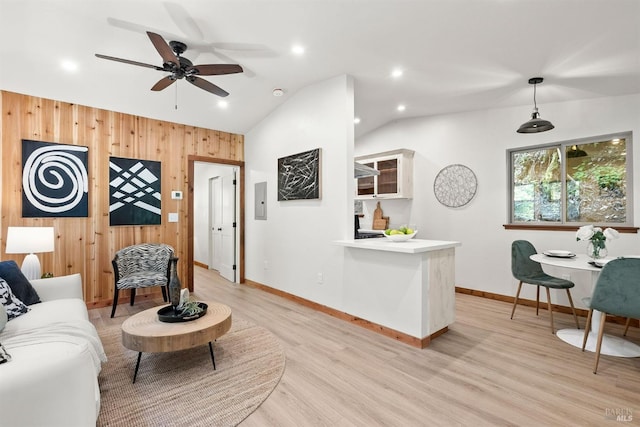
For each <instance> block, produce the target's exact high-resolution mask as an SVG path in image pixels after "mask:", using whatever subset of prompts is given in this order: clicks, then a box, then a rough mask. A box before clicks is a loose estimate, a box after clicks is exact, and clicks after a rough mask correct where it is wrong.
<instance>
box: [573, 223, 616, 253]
mask: <svg viewBox="0 0 640 427" xmlns="http://www.w3.org/2000/svg"><path fill="white" fill-rule="evenodd" d="M619 236H620V234H619V233H618V231H617V230H615V229H613V228H605V229H604V231H603V230H602V228H600V227H594V226H593V225H583V226H582V227H580V228H579V229H578V231H577V232H576V240H577V241H585V240H588V241H589V243H588V244H587V255H589V256H590V257H591V258H593V259H599V258H604V257H605V256H607V245H606V241H607V239H609V240H613V239H617V238H618V237H619Z"/></svg>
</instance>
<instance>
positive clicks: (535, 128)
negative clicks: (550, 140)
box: [517, 77, 555, 133]
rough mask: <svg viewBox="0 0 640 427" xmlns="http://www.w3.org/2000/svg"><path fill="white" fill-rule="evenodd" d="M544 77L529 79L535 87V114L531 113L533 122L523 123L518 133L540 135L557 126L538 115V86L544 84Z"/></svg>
mask: <svg viewBox="0 0 640 427" xmlns="http://www.w3.org/2000/svg"><path fill="white" fill-rule="evenodd" d="M543 80H544V79H543V78H542V77H532V78H530V79H529V84H530V85H533V113H531V120H529V121H528V122H526V123H523V124H522V125H521V126H520V127H519V128H518V130H517V132H518V133H538V132H545V131H548V130H551V129H553V128H554V127H555V126H553V125H552V124H551V122H549V121H547V120H543V119H541V118H540V113H538V105H537V104H536V85H537V84H539V83H542V82H543Z"/></svg>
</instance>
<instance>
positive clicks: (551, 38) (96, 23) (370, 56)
mask: <svg viewBox="0 0 640 427" xmlns="http://www.w3.org/2000/svg"><path fill="white" fill-rule="evenodd" d="M146 31H152V32H155V33H157V34H160V35H161V36H162V37H163V38H165V39H166V40H167V41H170V40H178V41H181V42H184V43H186V44H187V46H188V49H187V51H186V52H185V53H184V55H183V56H184V57H186V58H188V59H190V60H191V61H192V62H193V63H195V64H216V63H232V64H240V65H241V66H242V67H243V68H244V73H241V74H232V75H221V76H207V77H202V78H204V79H206V80H208V81H210V82H212V83H214V84H216V85H218V86H220V87H221V88H223V89H224V90H226V91H227V92H229V93H230V95H229V96H228V97H225V98H221V97H219V96H216V95H213V94H211V93H209V92H206V91H204V90H202V89H200V88H198V87H195V86H193V85H190V84H188V83H187V82H186V80H184V79H182V80H178V81H177V83H175V84H172V85H171V86H169V87H168V88H166V89H164V90H162V91H157V92H154V91H151V90H150V89H151V87H152V86H153V85H154V84H155V83H156V82H157V81H158V80H160V79H162V78H163V77H164V76H166V75H167V73H165V72H162V71H158V70H154V69H151V68H147V67H138V66H134V65H129V64H124V63H120V62H115V61H108V60H104V59H99V58H97V57H96V56H95V54H96V53H100V54H104V55H108V56H114V57H119V58H125V59H130V60H134V61H139V62H142V63H145V64H151V65H158V66H161V65H162V60H161V58H160V55H159V54H158V51H157V50H156V49H155V48H154V46H153V44H152V43H151V41H150V40H149V38H148V36H147V34H146ZM0 34H1V35H2V40H3V42H2V44H0V58H2V59H1V60H0V89H3V90H9V91H14V92H19V93H25V94H29V95H34V96H42V97H47V98H53V99H59V100H62V101H68V102H74V103H79V104H84V105H90V106H94V107H98V108H105V109H109V110H114V111H120V112H125V113H130V114H136V115H141V116H146V117H152V118H157V119H162V120H168V121H173V122H178V123H185V124H190V125H195V126H201V127H206V128H213V129H220V130H224V131H228V132H235V133H246V132H247V131H249V130H250V129H251V128H252V127H253V126H254V125H255V124H256V123H258V122H259V121H260V120H261V119H263V118H264V117H266V116H267V115H268V114H269V113H270V112H271V111H272V110H274V109H275V108H277V107H278V105H280V104H281V103H283V102H284V101H286V99H287V98H289V97H291V96H292V95H293V94H295V93H296V92H297V91H298V90H300V89H302V88H304V87H305V86H308V85H311V84H313V83H315V82H318V81H321V80H324V79H328V78H331V77H335V76H337V75H341V74H349V75H352V76H353V77H354V81H355V105H356V108H355V115H356V116H357V117H358V118H360V120H361V121H360V123H359V124H357V125H356V135H361V134H363V133H366V132H368V131H371V130H372V129H375V128H376V127H379V126H381V125H383V124H385V123H388V122H390V121H393V120H397V119H401V118H407V117H415V116H424V115H434V114H443V113H452V112H461V111H470V110H479V109H485V108H499V107H508V106H522V107H523V120H525V119H526V118H527V116H528V115H529V113H530V111H531V104H532V94H533V92H532V88H531V86H529V85H528V84H527V80H528V79H529V78H530V77H534V76H542V77H544V78H545V81H544V83H542V84H541V85H540V86H538V90H537V101H538V105H539V106H540V107H541V111H543V116H544V104H545V103H549V102H562V101H569V100H576V99H585V98H593V97H603V96H616V95H624V94H632V93H640V1H636V0H208V1H205V0H181V1H179V2H178V1H151V0H0ZM294 45H299V46H301V47H303V48H304V53H303V54H296V53H293V52H292V47H293V46H294ZM64 61H66V63H65V62H64ZM64 64H66V67H65V66H64ZM74 65H75V69H73V68H74ZM68 68H71V70H69V69H68ZM394 70H400V71H401V72H402V75H401V76H399V77H393V76H392V73H393V71H394ZM276 88H279V89H282V90H283V95H282V96H280V97H276V96H274V95H273V90H274V89H276ZM221 100H224V101H226V102H227V105H226V107H224V108H223V107H221V106H219V105H218V103H219V101H221ZM399 105H404V106H405V110H404V111H402V112H399V111H397V107H398V106H399ZM336 108H343V106H340V105H337V106H336ZM549 119H550V120H552V118H549ZM514 126H517V124H516V123H514Z"/></svg>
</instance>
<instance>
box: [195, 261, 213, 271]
mask: <svg viewBox="0 0 640 427" xmlns="http://www.w3.org/2000/svg"><path fill="white" fill-rule="evenodd" d="M193 265H195V266H196V267H202V268H204V269H206V270H208V269H209V266H208V265H207V264H205V263H203V262H200V261H195V260H194V261H193Z"/></svg>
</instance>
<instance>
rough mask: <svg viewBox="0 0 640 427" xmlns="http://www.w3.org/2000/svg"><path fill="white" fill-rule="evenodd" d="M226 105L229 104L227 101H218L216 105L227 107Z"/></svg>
mask: <svg viewBox="0 0 640 427" xmlns="http://www.w3.org/2000/svg"><path fill="white" fill-rule="evenodd" d="M228 106H229V103H228V102H227V101H218V107H220V108H227V107H228Z"/></svg>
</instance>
